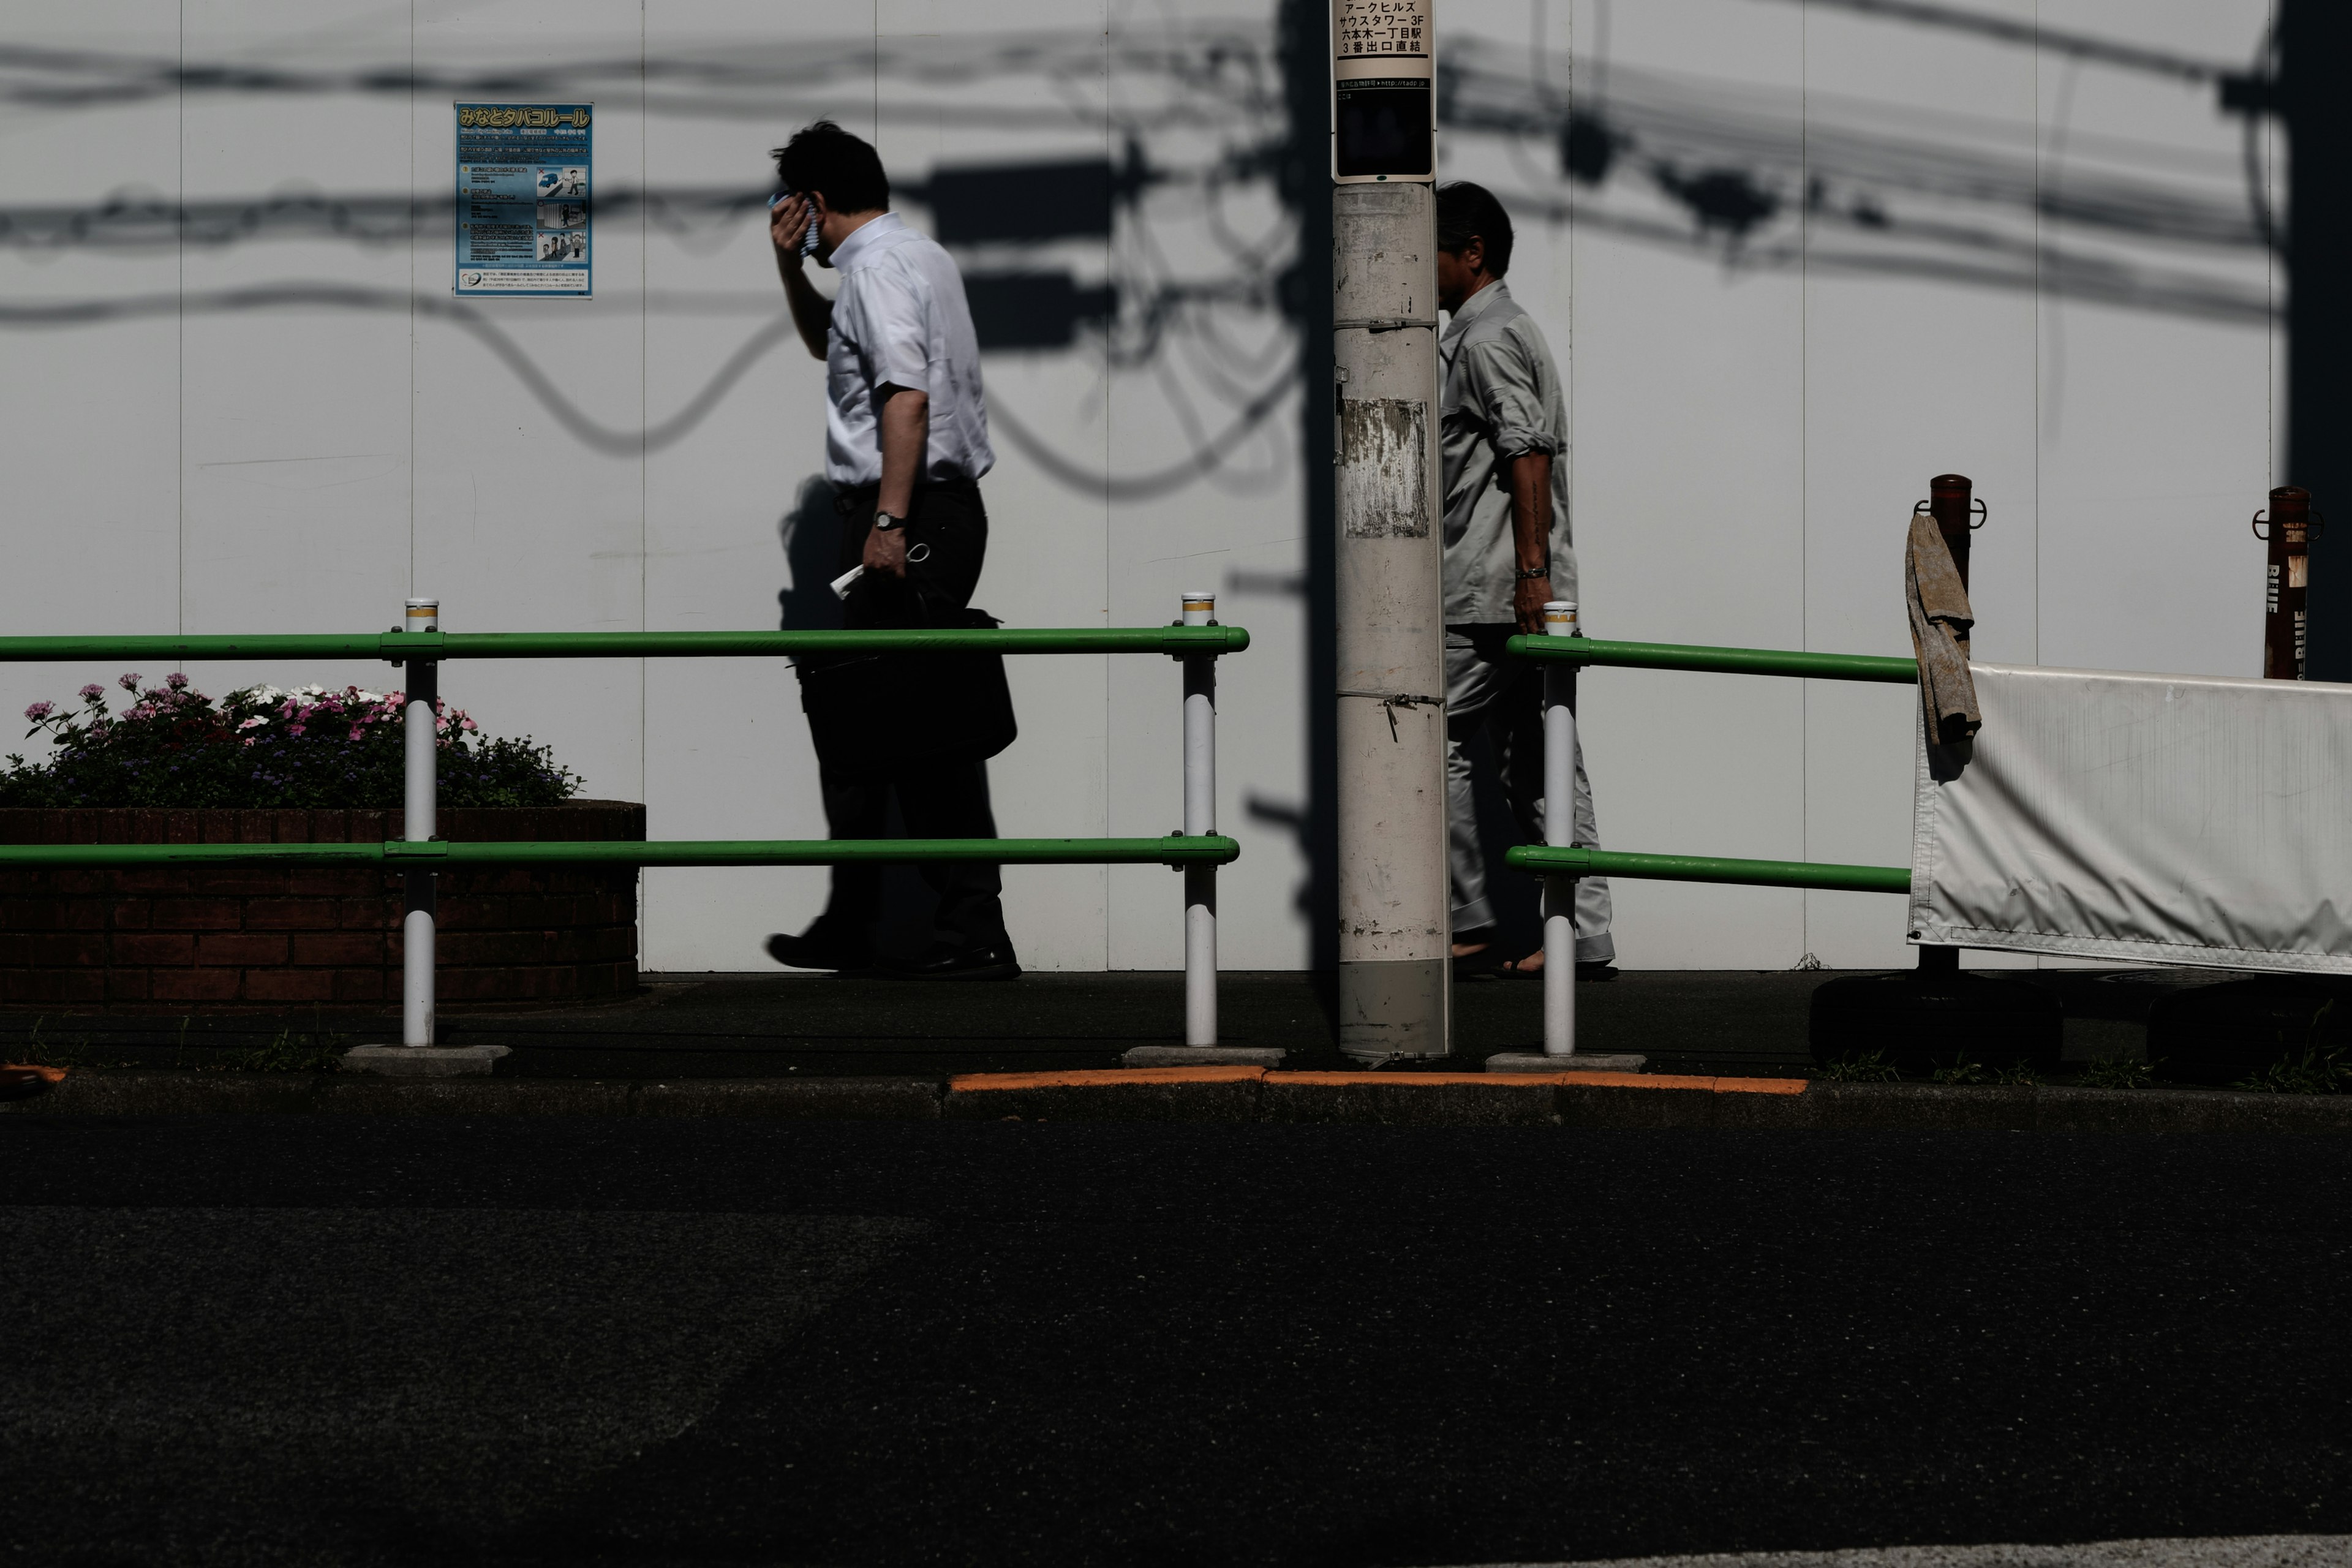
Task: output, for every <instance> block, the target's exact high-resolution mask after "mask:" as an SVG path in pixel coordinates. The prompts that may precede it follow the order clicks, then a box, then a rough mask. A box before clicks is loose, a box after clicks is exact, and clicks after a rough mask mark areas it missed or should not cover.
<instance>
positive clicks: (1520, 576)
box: [1512, 561, 1551, 583]
mask: <svg viewBox="0 0 2352 1568" xmlns="http://www.w3.org/2000/svg"><path fill="white" fill-rule="evenodd" d="M1512 575H1513V576H1514V577H1515V578H1516V579H1517V581H1519V582H1522V583H1532V582H1534V581H1535V580H1536V579H1537V578H1538V577H1549V576H1550V575H1551V563H1550V562H1549V561H1547V562H1545V563H1543V564H1542V565H1540V566H1536V567H1527V566H1522V567H1520V568H1519V569H1518V570H1517V572H1516V573H1514V574H1512Z"/></svg>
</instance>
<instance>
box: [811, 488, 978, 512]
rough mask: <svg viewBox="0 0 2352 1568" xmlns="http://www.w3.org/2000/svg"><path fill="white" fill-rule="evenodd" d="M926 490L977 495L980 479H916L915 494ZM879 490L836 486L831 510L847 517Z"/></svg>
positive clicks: (878, 492) (868, 504)
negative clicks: (953, 491) (954, 491)
mask: <svg viewBox="0 0 2352 1568" xmlns="http://www.w3.org/2000/svg"><path fill="white" fill-rule="evenodd" d="M927 490H958V491H961V492H962V493H963V494H965V495H968V496H972V497H977V496H978V495H979V494H980V481H979V480H978V479H919V480H917V481H916V483H915V486H914V493H915V494H917V495H921V494H923V493H924V492H925V491H927ZM881 491H882V487H881V486H880V485H879V484H871V485H846V486H841V487H837V488H836V489H835V490H834V492H833V510H835V511H837V512H839V513H840V514H841V515H842V516H844V517H847V516H848V515H849V514H850V513H851V512H854V511H856V510H857V509H858V508H860V507H865V506H871V505H873V504H874V498H875V497H876V496H877V495H879V494H880V493H881Z"/></svg>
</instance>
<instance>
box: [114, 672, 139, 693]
mask: <svg viewBox="0 0 2352 1568" xmlns="http://www.w3.org/2000/svg"><path fill="white" fill-rule="evenodd" d="M144 679H146V677H145V676H143V675H118V676H116V677H115V678H114V684H115V685H117V686H120V687H121V688H122V689H123V690H125V691H136V690H138V689H139V683H140V682H141V681H142V680H144Z"/></svg>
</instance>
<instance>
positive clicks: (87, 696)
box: [81, 680, 106, 702]
mask: <svg viewBox="0 0 2352 1568" xmlns="http://www.w3.org/2000/svg"><path fill="white" fill-rule="evenodd" d="M105 695H106V688H105V687H103V686H100V684H99V683H98V682H97V681H95V680H93V681H91V682H90V683H89V685H88V686H85V687H83V688H82V689H81V697H82V700H83V701H85V702H88V701H92V700H96V699H98V698H100V697H103V696H105Z"/></svg>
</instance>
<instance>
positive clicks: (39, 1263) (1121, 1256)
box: [0, 1117, 2352, 1564]
mask: <svg viewBox="0 0 2352 1568" xmlns="http://www.w3.org/2000/svg"><path fill="white" fill-rule="evenodd" d="M0 1200H5V1205H6V1206H5V1207H0V1321H5V1324H6V1325H7V1328H6V1334H5V1341H0V1343H5V1360H0V1477H5V1508H6V1513H5V1522H0V1543H5V1554H0V1561H5V1562H9V1563H43V1564H48V1563H64V1564H73V1563H93V1564H94V1563H108V1564H114V1563H142V1564H147V1563H370V1564H373V1563H386V1564H394V1563H399V1564H405V1563H614V1564H620V1563H627V1564H659V1563H857V1564H897V1563H1003V1562H1024V1563H1119V1564H1128V1563H1142V1564H1153V1563H1286V1564H1287V1563H1300V1564H1310V1563H1311V1564H1323V1563H1339V1564H1354V1563H1363V1564H1411V1563H1419V1564H1458V1563H1515V1562H1516V1563H1524V1562H1556V1561H1559V1560H1563V1559H1603V1558H1624V1557H1634V1556H1641V1555H1645V1554H1652V1553H1667V1552H1731V1551H1764V1550H1780V1551H1797V1550H1821V1549H1830V1548H1843V1547H1870V1546H1887V1545H1900V1544H1906V1543H1965V1542H2085V1541H2098V1540H2114V1539H2117V1538H2126V1537H2143V1536H2167V1537H2179V1536H2242V1535H2252V1534H2265V1533H2273V1532H2295V1533H2309V1532H2344V1531H2352V1358H2347V1355H2346V1353H2345V1346H2346V1338H2345V1333H2346V1329H2345V1325H2346V1324H2347V1321H2352V1201H2347V1200H2352V1143H2347V1142H2335V1141H2321V1140H2309V1141H2300V1140H2284V1139H2282V1140H2278V1141H2273V1142H2237V1141H2231V1140H2224V1139H2219V1138H2210V1137H2205V1138H2178V1139H2127V1138H2122V1137H2105V1138H2102V1137H2058V1136H2039V1135H2029V1134H2020V1133H2010V1134H2000V1133H1950V1134H1932V1135H1905V1134H1864V1133H1853V1134H1835V1133H1820V1132H1814V1133H1795V1134H1762V1133H1748V1134H1741V1133H1701V1132H1674V1133H1665V1132H1658V1133H1632V1132H1626V1133H1596V1132H1591V1131H1583V1132H1568V1131H1519V1130H1495V1129H1397V1128H1371V1127H1365V1128H1345V1127H1265V1126H1246V1125H1244V1126H1183V1127H1176V1126H1170V1127H1160V1126H1148V1125H1101V1126H1096V1125H1082V1124H1076V1123H1072V1124H1051V1123H1045V1124H1039V1123H1011V1122H1005V1123H993V1122H986V1123H961V1124H959V1123H870V1124H855V1123H807V1124H793V1123H777V1122H732V1121H675V1122H662V1121H577V1122H569V1121H529V1120H512V1121H506V1120H502V1121H495V1122H493V1121H478V1122H476V1121H445V1120H433V1121H389V1120H375V1119H367V1118H349V1119H343V1118H330V1117H318V1118H283V1119H271V1118H239V1117H218V1118H210V1119H194V1120H189V1121H142V1122H131V1121H117V1122H108V1121H80V1120H71V1121H68V1120H64V1119H60V1120H58V1121H54V1122H45V1121H34V1120H31V1119H12V1120H9V1121H5V1122H0ZM1971 1560H1973V1558H1972V1559H1971ZM2303 1560H2304V1559H2302V1558H2297V1559H2295V1561H2298V1562H2300V1561H2303ZM2311 1560H2312V1561H2326V1560H2327V1558H2326V1555H2325V1554H2324V1553H2323V1555H2322V1556H2321V1557H2318V1558H2314V1559H2311ZM1905 1561H1909V1559H1908V1558H1906V1559H1905ZM2004 1561H2006V1559H2004ZM2035 1561H2037V1562H2039V1561H2040V1559H2036V1560H2035ZM2103 1561H2104V1560H2103ZM2216 1561H2218V1559H2217V1560H2216ZM2248 1561H2252V1560H2251V1559H2249V1560H2248ZM2266 1561H2267V1560H2266ZM2280 1561H2285V1559H2280Z"/></svg>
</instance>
